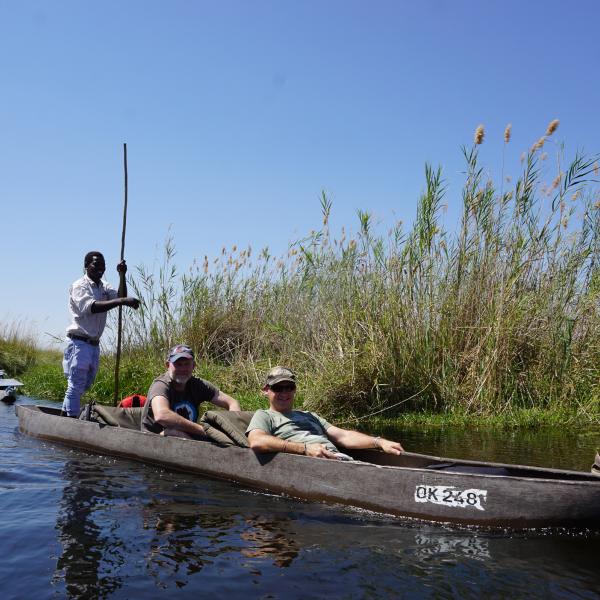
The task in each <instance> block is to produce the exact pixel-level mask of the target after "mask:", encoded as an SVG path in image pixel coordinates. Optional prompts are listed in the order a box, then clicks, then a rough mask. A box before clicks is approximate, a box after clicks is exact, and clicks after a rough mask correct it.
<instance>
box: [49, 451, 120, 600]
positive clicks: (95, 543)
mask: <svg viewBox="0 0 600 600" xmlns="http://www.w3.org/2000/svg"><path fill="white" fill-rule="evenodd" d="M61 475H62V478H63V480H64V481H65V482H66V485H65V487H64V489H63V495H62V500H61V502H60V506H59V510H58V516H57V522H56V529H57V530H58V540H59V542H60V543H61V545H62V553H61V555H60V556H59V558H58V560H57V563H56V572H55V574H54V577H53V583H54V584H56V583H58V582H59V581H60V580H62V579H63V578H64V582H65V588H66V592H67V597H68V598H82V597H85V598H105V597H107V595H109V594H111V593H113V592H115V591H116V590H117V589H118V588H119V587H120V586H121V579H120V578H119V577H116V576H115V575H112V574H103V575H102V576H101V575H100V571H101V566H102V564H103V560H104V559H105V558H109V561H110V562H113V563H114V562H117V561H118V549H117V548H114V544H110V543H107V542H108V541H109V540H108V539H107V536H106V533H105V531H104V528H103V527H102V526H101V525H100V524H99V523H97V522H96V520H95V518H94V517H95V512H96V507H97V506H98V504H100V503H101V502H103V501H105V502H106V501H110V500H112V498H111V497H110V494H103V493H102V492H103V490H105V491H106V492H108V490H109V489H110V488H109V486H98V485H96V481H97V479H98V475H99V472H98V470H97V468H96V467H95V466H93V465H90V462H89V461H86V460H83V461H79V460H70V461H67V462H66V463H65V466H64V468H63V469H62V473H61ZM107 549H110V550H116V551H117V554H112V553H111V555H110V557H108V555H107Z"/></svg>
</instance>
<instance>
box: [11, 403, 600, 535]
mask: <svg viewBox="0 0 600 600" xmlns="http://www.w3.org/2000/svg"><path fill="white" fill-rule="evenodd" d="M104 408H106V407H104ZM112 410H121V411H124V412H125V413H126V414H133V413H130V412H128V411H136V410H140V409H112ZM16 412H17V415H18V418H19V428H20V430H21V432H23V433H25V434H28V435H31V436H35V437H39V438H43V439H46V440H51V441H55V442H60V443H63V444H67V445H70V446H76V447H79V448H83V449H87V450H91V451H93V452H97V453H100V454H108V455H113V456H121V457H126V458H129V459H134V460H139V461H142V462H146V463H152V464H157V465H162V466H164V467H166V468H170V469H175V470H180V471H185V472H190V473H198V474H203V475H208V476H210V477H215V478H220V479H225V480H229V481H233V482H237V483H240V484H243V485H246V486H251V487H254V488H258V489H261V490H265V491H269V492H275V493H284V494H287V495H289V496H293V497H297V498H303V499H307V500H316V501H325V502H338V503H342V504H346V505H351V506H356V507H361V508H365V509H369V510H373V511H377V512H383V513H388V514H393V515H399V516H402V517H409V518H415V519H424V520H428V521H438V522H448V523H457V524H465V525H478V526H486V527H510V528H518V529H521V528H530V527H563V526H564V527H591V528H599V527H600V477H597V476H595V475H592V474H591V473H584V472H579V471H566V470H559V469H546V468H539V467H529V466H522V465H510V464H499V463H486V462H477V461H467V460H455V459H447V458H441V457H435V456H427V455H423V454H415V453H411V452H405V453H403V454H402V455H400V456H392V455H388V454H382V453H380V452H377V451H370V450H364V451H353V452H350V454H352V455H353V456H354V457H355V459H357V460H356V461H354V462H343V461H335V460H325V459H315V458H310V457H306V456H299V455H292V454H283V453H280V454H262V455H261V454H256V453H254V452H253V451H252V450H250V449H249V448H242V447H238V446H234V445H230V446H225V447H222V446H219V445H217V444H215V443H213V442H209V441H194V440H185V439H180V438H175V437H163V436H157V435H154V434H149V433H144V432H141V431H139V430H135V429H128V428H126V427H123V426H114V425H110V424H106V423H99V422H93V421H85V420H77V419H72V418H67V417H61V416H59V414H60V411H58V410H56V409H52V408H47V407H41V406H34V405H18V406H17V407H16ZM210 413H213V414H217V415H221V416H227V417H228V418H229V416H228V415H232V414H233V415H234V416H235V415H242V416H243V417H244V418H243V419H242V421H243V422H247V420H248V418H249V416H248V415H250V414H251V413H227V412H220V411H209V413H207V415H208V414H210ZM205 416H206V415H205ZM133 421H135V418H133ZM109 422H110V419H109ZM115 424H116V423H115ZM238 430H240V431H243V429H242V428H240V427H238Z"/></svg>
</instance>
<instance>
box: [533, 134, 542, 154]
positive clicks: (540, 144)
mask: <svg viewBox="0 0 600 600" xmlns="http://www.w3.org/2000/svg"><path fill="white" fill-rule="evenodd" d="M545 142H546V136H545V135H543V136H542V137H541V138H540V139H539V140H538V141H537V142H536V143H535V144H534V145H533V146H532V147H531V151H532V152H537V151H538V150H540V149H541V148H543V147H544V143H545Z"/></svg>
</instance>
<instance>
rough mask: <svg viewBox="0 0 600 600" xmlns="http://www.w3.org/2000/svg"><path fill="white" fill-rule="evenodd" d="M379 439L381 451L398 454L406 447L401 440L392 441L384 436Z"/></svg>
mask: <svg viewBox="0 0 600 600" xmlns="http://www.w3.org/2000/svg"><path fill="white" fill-rule="evenodd" d="M377 441H378V445H379V447H380V448H381V451H382V452H385V453H386V454H396V455H398V454H402V453H403V452H404V448H403V447H402V446H401V445H400V443H399V442H390V440H384V439H383V438H379V439H378V440H377Z"/></svg>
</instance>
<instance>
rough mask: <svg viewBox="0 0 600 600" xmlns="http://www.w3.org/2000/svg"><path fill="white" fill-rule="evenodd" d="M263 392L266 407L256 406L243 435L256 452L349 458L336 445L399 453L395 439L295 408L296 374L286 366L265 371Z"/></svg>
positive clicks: (401, 450)
mask: <svg viewBox="0 0 600 600" xmlns="http://www.w3.org/2000/svg"><path fill="white" fill-rule="evenodd" d="M262 394H263V395H264V396H266V397H267V399H268V400H269V408H268V409H267V410H257V411H256V413H255V414H254V416H253V417H252V420H251V421H250V424H249V425H248V428H247V429H246V435H247V436H248V442H249V444H250V448H252V450H254V451H255V452H288V453H289V454H305V455H306V456H314V457H319V458H333V459H337V460H351V458H350V457H349V456H348V455H346V454H343V453H342V452H340V451H339V450H338V447H341V448H347V449H349V450H351V449H357V450H358V449H366V448H378V449H379V450H381V451H382V452H387V453H388V454H401V453H402V452H403V451H404V449H403V448H402V446H401V445H400V444H399V443H398V442H391V441H390V440H384V439H383V438H380V437H372V436H370V435H366V434H364V433H360V432H358V431H353V430H351V429H342V428H341V427H336V426H335V425H331V424H330V423H328V422H327V421H326V420H325V419H323V418H322V417H320V416H318V415H317V414H315V413H311V412H308V411H303V410H294V396H295V395H296V375H295V374H294V373H293V372H292V371H291V370H290V369H287V368H286V367H274V368H273V369H271V370H270V371H269V373H268V374H267V380H266V383H265V385H264V387H263V389H262Z"/></svg>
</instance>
